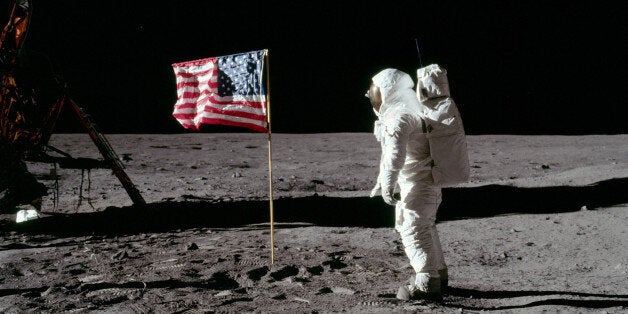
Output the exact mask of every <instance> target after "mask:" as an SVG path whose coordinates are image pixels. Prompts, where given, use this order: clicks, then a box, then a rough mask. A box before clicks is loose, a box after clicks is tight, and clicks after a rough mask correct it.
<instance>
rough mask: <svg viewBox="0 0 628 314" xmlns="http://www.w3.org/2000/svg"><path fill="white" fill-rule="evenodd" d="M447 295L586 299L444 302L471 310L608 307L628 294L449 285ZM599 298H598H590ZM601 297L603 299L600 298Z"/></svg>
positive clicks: (624, 302) (627, 303) (625, 300)
mask: <svg viewBox="0 0 628 314" xmlns="http://www.w3.org/2000/svg"><path fill="white" fill-rule="evenodd" d="M448 291H449V293H448V294H449V295H451V296H456V297H464V298H476V299H505V298H517V297H542V296H567V297H576V298H587V299H569V298H549V299H543V300H537V301H533V302H529V303H525V304H521V305H507V306H496V307H474V306H462V305H458V304H454V303H450V304H446V305H447V306H455V307H456V308H462V309H465V310H471V311H483V310H484V311H503V310H509V309H518V308H529V307H533V306H542V305H565V306H573V307H584V308H608V307H615V306H624V307H625V306H628V295H606V294H593V293H581V292H568V291H500V290H495V291H481V290H473V289H463V288H454V287H449V290H448ZM591 298H599V299H591ZM602 298H603V299H602Z"/></svg>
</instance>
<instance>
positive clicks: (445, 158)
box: [416, 64, 470, 187]
mask: <svg viewBox="0 0 628 314" xmlns="http://www.w3.org/2000/svg"><path fill="white" fill-rule="evenodd" d="M416 93H417V97H418V98H419V101H420V102H421V105H422V106H421V107H422V109H421V110H423V112H420V113H419V116H420V117H421V124H422V127H423V132H424V133H426V137H427V139H428V142H429V144H430V155H431V157H432V160H433V167H432V177H433V178H434V184H436V185H437V186H441V187H447V186H454V185H457V184H459V183H464V182H467V181H468V180H469V172H470V167H469V155H468V151H467V140H466V135H465V132H464V127H463V124H462V118H461V117H460V112H459V111H458V107H456V104H455V103H454V101H453V99H452V98H451V96H450V94H449V82H448V80H447V71H446V70H445V69H443V68H441V67H440V66H439V65H438V64H431V65H429V66H426V67H423V68H420V69H418V70H417V89H416Z"/></svg>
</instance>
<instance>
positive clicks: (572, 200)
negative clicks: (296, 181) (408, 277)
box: [0, 178, 628, 235]
mask: <svg viewBox="0 0 628 314" xmlns="http://www.w3.org/2000/svg"><path fill="white" fill-rule="evenodd" d="M626 187H628V178H621V179H612V180H607V181H602V182H598V183H597V184H594V185H588V186H581V187H568V186H561V187H542V188H518V187H511V186H499V185H487V186H479V187H467V188H447V189H444V190H443V203H442V204H441V207H440V208H439V212H438V216H437V219H438V220H439V221H448V220H459V219H473V218H482V217H493V216H498V215H507V214H543V213H563V212H571V211H578V210H581V208H582V207H583V206H586V208H587V209H589V210H593V209H596V208H599V207H609V206H613V205H618V204H625V203H628V193H625V191H626ZM274 208H275V211H274V222H276V223H283V225H282V228H296V227H299V226H304V225H316V226H328V227H365V228H386V227H392V226H394V213H393V208H392V207H390V206H388V205H386V204H385V203H384V202H383V201H382V199H381V197H375V198H370V197H368V196H364V197H326V196H316V195H314V196H308V197H298V198H280V199H276V200H275V201H274ZM269 219H270V217H269V202H268V201H263V200H251V201H236V202H222V203H214V202H211V201H210V199H202V198H201V199H194V200H185V201H180V202H174V201H165V202H157V203H150V204H147V205H145V206H143V207H134V206H127V207H110V208H107V209H106V210H104V211H99V212H92V213H76V214H52V215H49V216H48V217H44V218H40V219H37V220H33V221H28V222H26V223H22V224H11V223H7V222H4V223H2V224H1V225H0V230H15V231H22V232H32V233H52V234H57V235H63V234H65V235H72V234H73V235H76V234H94V233H96V234H98V233H103V234H129V233H141V232H168V231H172V230H181V229H189V228H234V227H241V226H247V225H252V224H263V223H268V222H269Z"/></svg>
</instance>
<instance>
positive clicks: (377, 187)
mask: <svg viewBox="0 0 628 314" xmlns="http://www.w3.org/2000/svg"><path fill="white" fill-rule="evenodd" d="M381 191H382V185H381V184H379V181H377V184H375V187H374V188H373V189H372V190H371V197H375V196H377V194H379V193H380V192H381Z"/></svg>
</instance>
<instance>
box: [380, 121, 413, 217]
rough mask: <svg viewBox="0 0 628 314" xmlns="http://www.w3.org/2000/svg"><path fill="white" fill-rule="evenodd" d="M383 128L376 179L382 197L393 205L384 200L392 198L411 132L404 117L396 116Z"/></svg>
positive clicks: (409, 125)
mask: <svg viewBox="0 0 628 314" xmlns="http://www.w3.org/2000/svg"><path fill="white" fill-rule="evenodd" d="M384 128H385V129H384V130H383V131H384V132H383V136H384V137H385V139H384V141H383V142H384V145H383V147H382V160H381V164H380V169H379V177H378V178H379V181H380V185H381V189H382V196H383V197H384V200H385V201H386V202H387V203H389V204H390V203H394V201H392V200H386V197H389V198H392V193H393V190H394V188H395V185H396V184H397V178H398V177H399V172H400V171H401V169H402V168H403V165H404V163H405V160H406V145H407V144H408V137H409V134H410V131H411V123H410V121H409V119H407V117H404V115H398V116H397V117H395V118H394V119H391V121H390V122H389V123H385V125H384ZM385 194H387V195H385ZM389 201H390V202H389ZM391 205H392V204H391Z"/></svg>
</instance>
